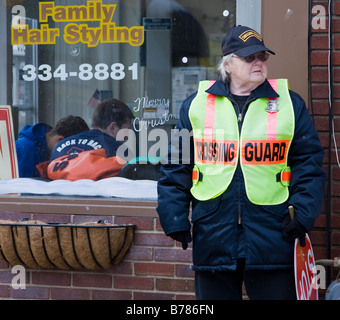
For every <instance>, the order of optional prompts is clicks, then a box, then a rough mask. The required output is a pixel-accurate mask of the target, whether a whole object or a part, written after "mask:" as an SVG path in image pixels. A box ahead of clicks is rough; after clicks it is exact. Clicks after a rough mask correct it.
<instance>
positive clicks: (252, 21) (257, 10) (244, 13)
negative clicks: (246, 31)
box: [236, 0, 262, 34]
mask: <svg viewBox="0 0 340 320" xmlns="http://www.w3.org/2000/svg"><path fill="white" fill-rule="evenodd" d="M261 8H262V0H236V24H237V25H239V24H240V25H244V26H247V27H250V28H252V29H254V30H256V31H257V32H258V33H260V34H261V11H262V10H261Z"/></svg>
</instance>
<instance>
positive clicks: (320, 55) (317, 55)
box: [311, 51, 328, 66]
mask: <svg viewBox="0 0 340 320" xmlns="http://www.w3.org/2000/svg"><path fill="white" fill-rule="evenodd" d="M311 64H312V65H313V66H327V65H328V51H325V52H324V51H322V52H321V51H314V52H312V53H311Z"/></svg>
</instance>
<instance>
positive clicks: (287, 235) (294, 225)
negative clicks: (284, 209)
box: [282, 215, 307, 247]
mask: <svg viewBox="0 0 340 320" xmlns="http://www.w3.org/2000/svg"><path fill="white" fill-rule="evenodd" d="M282 229H283V232H282V233H283V239H285V240H286V241H294V240H295V239H296V238H299V239H300V245H301V247H304V246H305V245H306V241H305V234H306V232H307V230H306V228H305V227H304V226H303V225H302V224H301V223H300V222H299V221H297V220H296V219H295V218H294V219H293V220H291V219H290V217H289V215H287V216H286V217H285V218H284V219H283V222H282Z"/></svg>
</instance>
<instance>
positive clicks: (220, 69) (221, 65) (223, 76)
mask: <svg viewBox="0 0 340 320" xmlns="http://www.w3.org/2000/svg"><path fill="white" fill-rule="evenodd" d="M232 57H233V53H231V54H228V55H226V56H223V57H222V58H221V60H220V62H219V63H218V67H217V70H218V73H219V77H220V79H221V80H222V81H223V82H227V81H228V82H229V81H230V77H229V73H228V72H227V70H226V69H225V64H226V63H227V62H229V61H230V60H231V58H232Z"/></svg>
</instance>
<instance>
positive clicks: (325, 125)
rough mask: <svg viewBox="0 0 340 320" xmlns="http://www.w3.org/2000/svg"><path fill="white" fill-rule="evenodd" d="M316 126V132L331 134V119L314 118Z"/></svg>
mask: <svg viewBox="0 0 340 320" xmlns="http://www.w3.org/2000/svg"><path fill="white" fill-rule="evenodd" d="M314 125H315V128H316V130H318V131H325V132H329V119H328V118H327V117H319V116H315V117H314Z"/></svg>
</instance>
